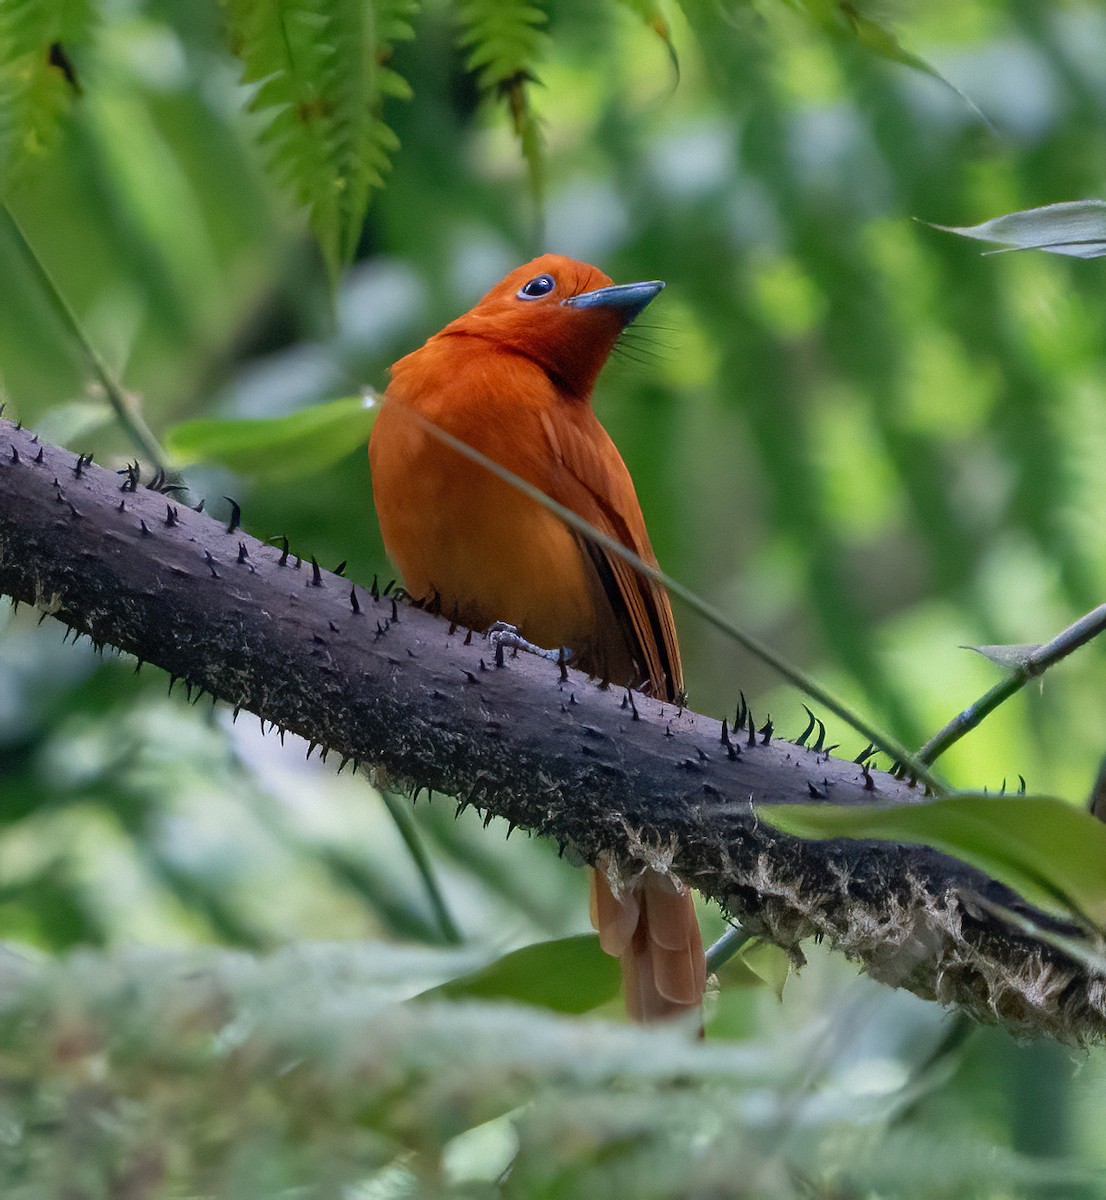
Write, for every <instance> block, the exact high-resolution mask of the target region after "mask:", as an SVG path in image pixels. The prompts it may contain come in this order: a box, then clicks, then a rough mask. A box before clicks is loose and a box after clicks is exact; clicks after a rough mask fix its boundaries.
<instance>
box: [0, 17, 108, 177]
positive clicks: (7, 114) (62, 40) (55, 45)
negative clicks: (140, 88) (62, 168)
mask: <svg viewBox="0 0 1106 1200" xmlns="http://www.w3.org/2000/svg"><path fill="white" fill-rule="evenodd" d="M96 15H97V14H96V11H95V5H94V3H93V0H0V194H3V193H5V192H7V190H8V189H9V188H10V186H11V184H12V183H13V182H14V181H15V180H16V179H18V177H19V176H20V175H21V174H22V172H23V171H24V170H25V169H26V168H27V167H28V166H29V165H30V164H31V163H32V162H33V161H34V160H35V159H38V158H41V157H42V156H43V155H45V154H47V153H48V152H49V151H50V149H51V148H52V147H53V146H54V145H55V143H56V142H57V139H58V135H59V133H60V131H61V126H62V121H63V120H64V117H65V115H66V114H67V113H68V112H69V109H70V106H71V104H72V101H73V98H74V97H75V96H76V94H77V88H76V87H75V85H74V83H73V82H71V80H70V79H69V77H68V76H67V74H66V69H65V67H64V65H63V61H64V60H62V59H61V58H60V55H61V54H62V52H63V51H62V49H60V48H63V47H67V46H71V45H73V44H75V43H80V42H84V41H87V40H88V38H89V36H90V34H91V31H92V27H93V25H94V23H95V19H96Z"/></svg>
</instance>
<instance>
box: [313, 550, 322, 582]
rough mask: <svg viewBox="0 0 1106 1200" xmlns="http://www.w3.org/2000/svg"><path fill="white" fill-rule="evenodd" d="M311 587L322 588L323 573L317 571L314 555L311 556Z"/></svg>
mask: <svg viewBox="0 0 1106 1200" xmlns="http://www.w3.org/2000/svg"><path fill="white" fill-rule="evenodd" d="M311 586H312V587H322V586H323V573H322V571H320V570H319V560H318V559H317V558H316V557H315V556H314V554H312V555H311Z"/></svg>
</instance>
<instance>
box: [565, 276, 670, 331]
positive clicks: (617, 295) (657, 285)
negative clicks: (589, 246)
mask: <svg viewBox="0 0 1106 1200" xmlns="http://www.w3.org/2000/svg"><path fill="white" fill-rule="evenodd" d="M663 290H664V284H663V283H662V282H661V281H660V280H659V279H650V280H649V281H648V282H646V283H618V284H615V285H614V287H605V288H596V289H595V291H594V292H581V293H580V294H579V295H578V296H569V298H568V299H567V300H563V301H562V302H561V303H562V304H567V305H568V306H569V307H570V308H613V309H616V310H617V311H618V312H619V314H620V315H621V317H622V321H623V323H624V324H626V325H629V323H630V322H631V321H632V320H633V319H634V318H635V317H636V316H637V315H638V314H639V313H640V312H641V310H642V309H643V308H644V307H645V306H646V305H647V304H648V303H649V302H650V300H653V299H655V298H656V296H657V295H658V294H659V293H660V292H661V291H663Z"/></svg>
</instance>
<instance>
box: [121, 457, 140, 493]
mask: <svg viewBox="0 0 1106 1200" xmlns="http://www.w3.org/2000/svg"><path fill="white" fill-rule="evenodd" d="M115 473H116V475H126V477H127V478H126V479H124V480H123V482H122V483H121V484H120V485H119V490H120V491H121V492H137V491H138V484H139V482H140V481H141V479H142V468H141V467H140V466H139V465H138V462H137V460H136V461H135V462H132V463H127V465H126V466H125V467H121V468H120V469H119V470H118V471H116V472H115Z"/></svg>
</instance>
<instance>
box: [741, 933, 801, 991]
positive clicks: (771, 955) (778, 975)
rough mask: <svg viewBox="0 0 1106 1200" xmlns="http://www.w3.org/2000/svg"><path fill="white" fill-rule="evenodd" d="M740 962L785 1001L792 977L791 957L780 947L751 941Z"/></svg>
mask: <svg viewBox="0 0 1106 1200" xmlns="http://www.w3.org/2000/svg"><path fill="white" fill-rule="evenodd" d="M738 961H739V962H742V963H744V964H745V966H746V967H747V968H748V969H749V970H750V971H751V972H752V973H753V974H754V975H755V976H756V977H757V978H758V979H759V980H760V981H761V982H762V983H766V984H767V985H768V986H769V987H770V988H771V989H772V991H773V993H774V994H775V997H776V999H777V1000H782V999H783V989H784V986H785V985H786V983H787V981H788V979H789V978H790V976H791V965H792V964H791V955H790V954H788V953H787V951H786V950H784V949H783V948H782V947H780V946H776V945H773V944H772V943H771V942H762V941H760V940H759V939H755V940H753V941H751V942H750V943H749V944H748V945H747V946H746V947H745V948H744V949H743V950H742V951H741V953H740V955H739V956H738Z"/></svg>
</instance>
